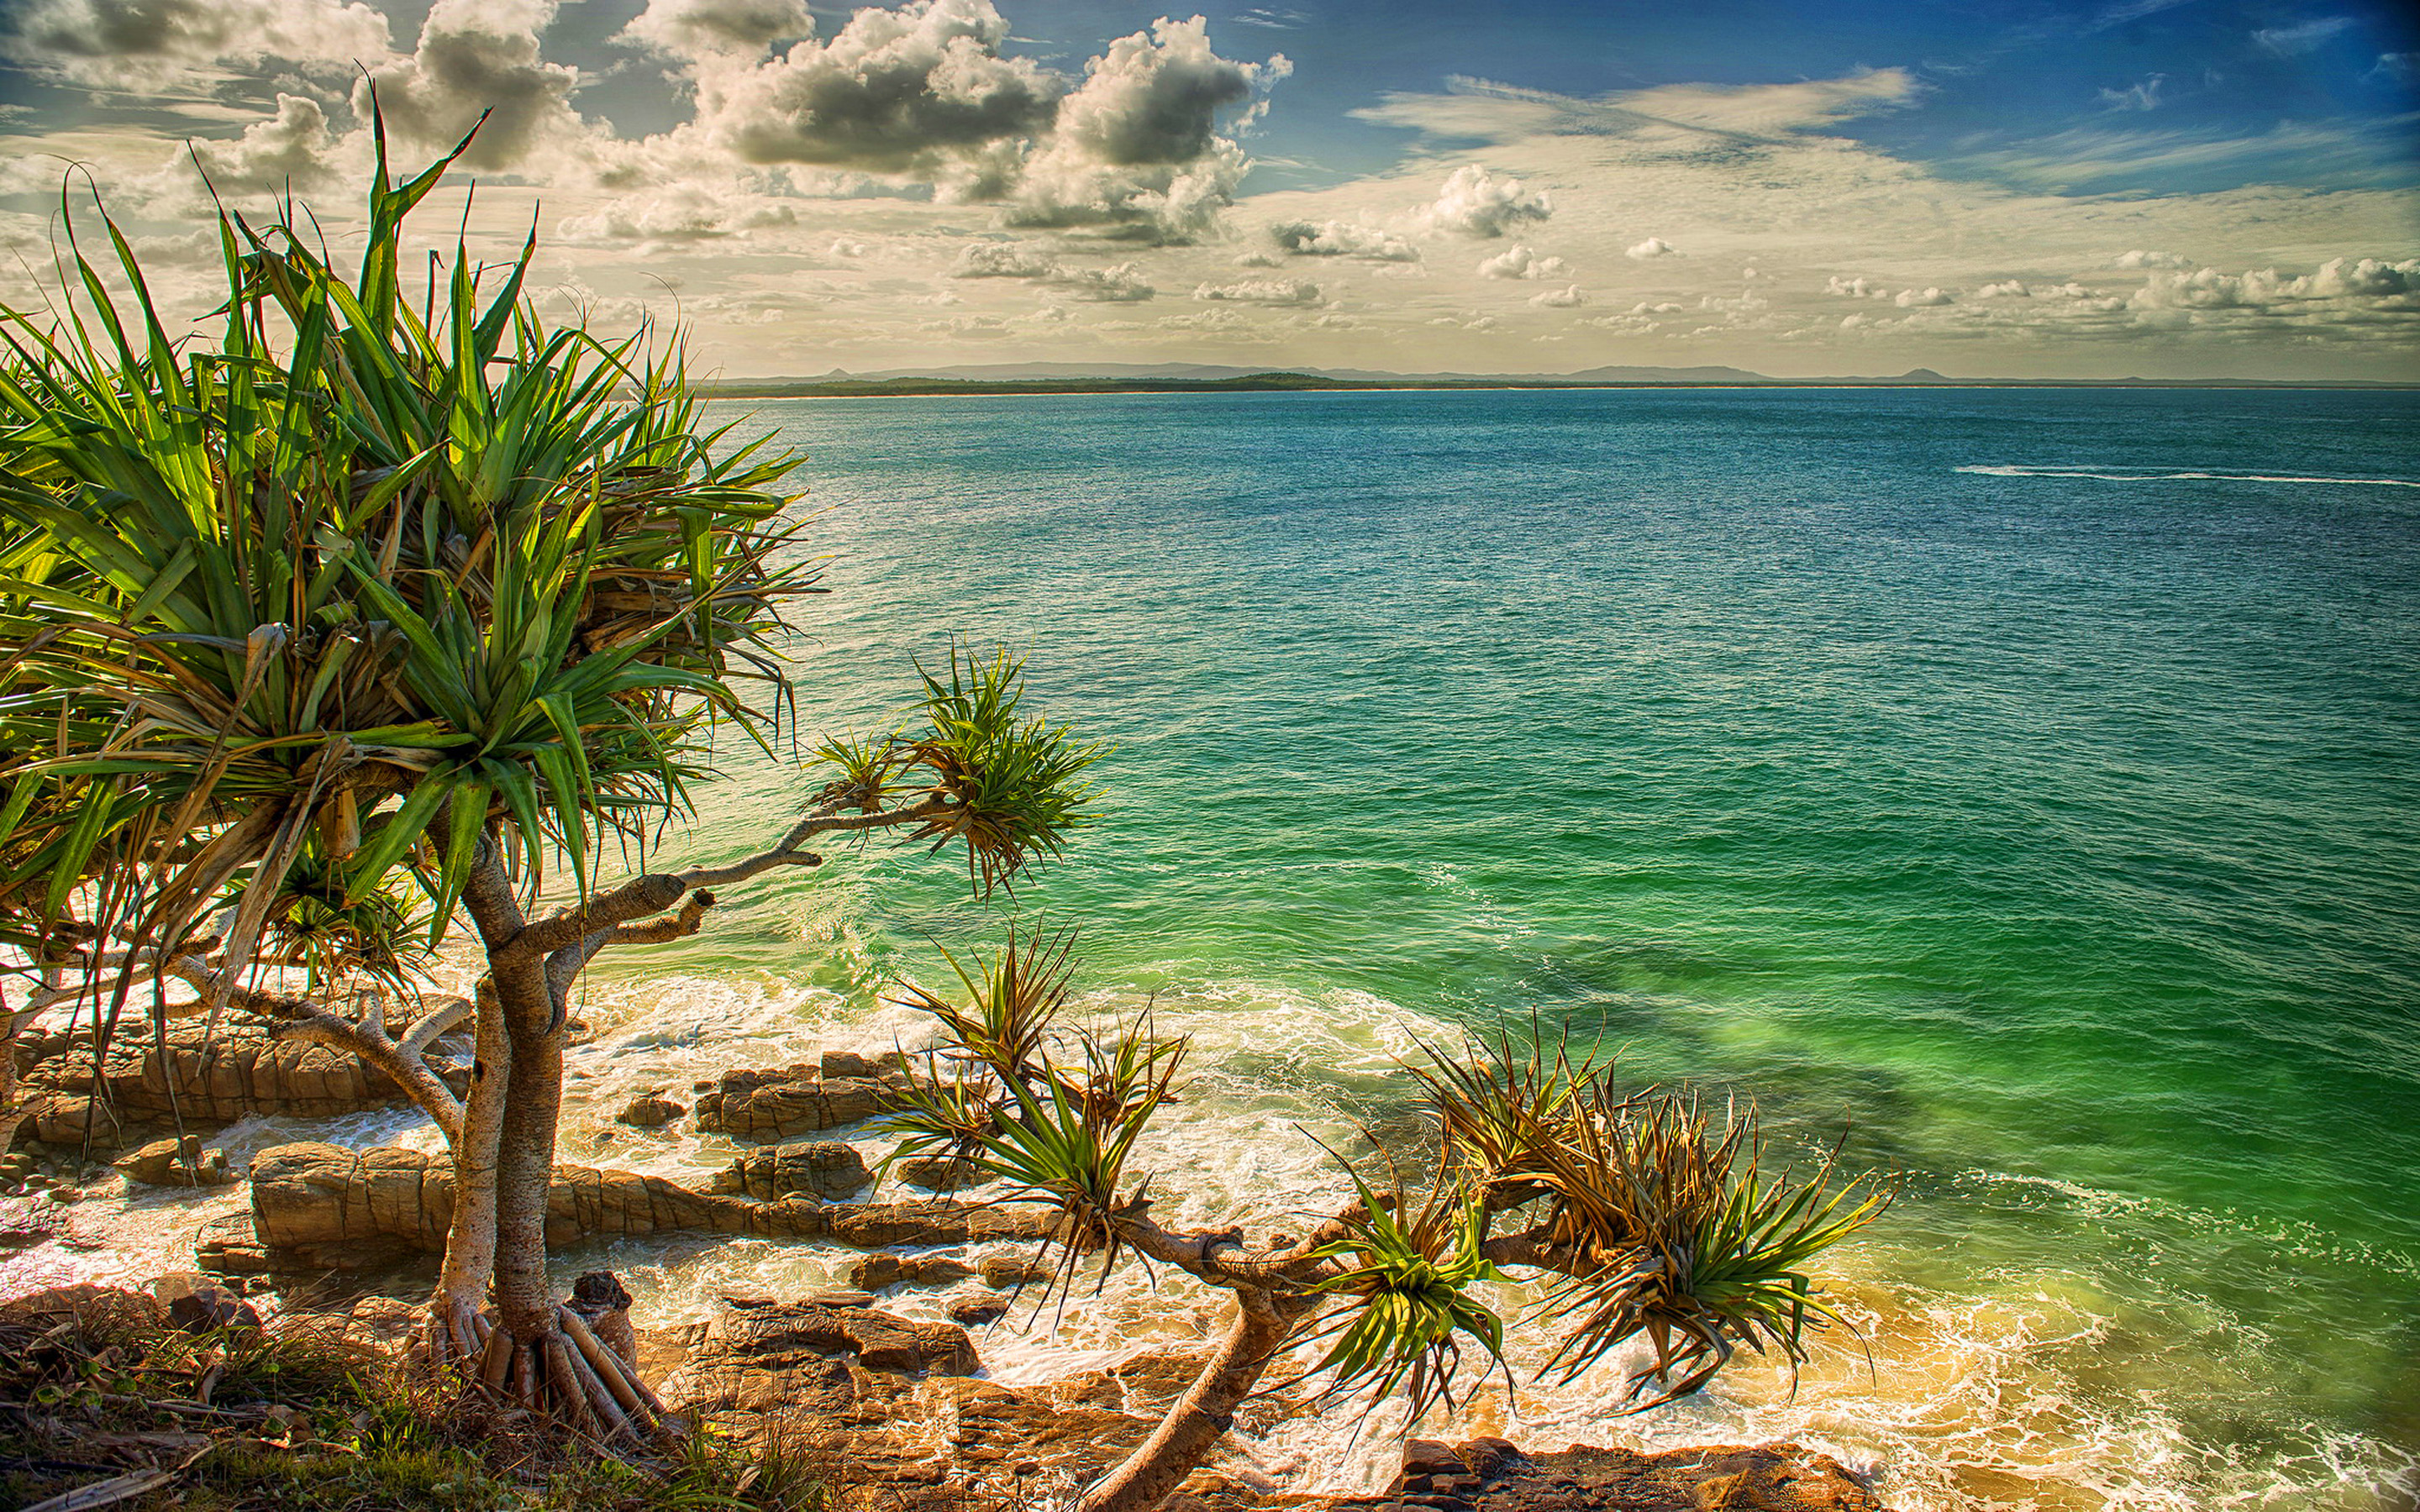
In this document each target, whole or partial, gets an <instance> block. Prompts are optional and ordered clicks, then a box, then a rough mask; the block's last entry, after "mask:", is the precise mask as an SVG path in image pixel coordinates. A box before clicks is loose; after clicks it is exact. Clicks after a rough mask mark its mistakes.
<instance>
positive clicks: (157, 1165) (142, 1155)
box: [116, 1134, 242, 1186]
mask: <svg viewBox="0 0 2420 1512" xmlns="http://www.w3.org/2000/svg"><path fill="white" fill-rule="evenodd" d="M116 1164H117V1168H118V1170H119V1171H120V1172H121V1173H123V1174H124V1176H125V1177H126V1179H127V1180H130V1181H133V1182H137V1183H139V1184H141V1185H144V1186H232V1185H234V1184H235V1183H236V1182H237V1181H239V1180H242V1178H241V1177H240V1176H238V1175H236V1173H235V1172H233V1171H231V1170H228V1169H227V1163H226V1151H225V1150H223V1149H211V1150H205V1149H202V1136H201V1135H199V1134H187V1135H186V1136H185V1137H184V1138H182V1139H154V1140H153V1141H151V1142H150V1143H149V1144H147V1145H145V1146H144V1147H142V1148H141V1149H137V1150H135V1151H134V1152H133V1153H132V1154H131V1155H124V1156H120V1157H119V1158H118V1160H117V1163H116Z"/></svg>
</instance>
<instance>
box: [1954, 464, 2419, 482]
mask: <svg viewBox="0 0 2420 1512" xmlns="http://www.w3.org/2000/svg"><path fill="white" fill-rule="evenodd" d="M1956 471H1960V472H1974V473H1980V474H1982V475H1983V476H1985V477H1993V478H2088V479H2093V480H2096V481H2098V482H2102V483H2175V482H2195V483H2342V484H2363V485H2367V486H2373V487H2380V488H2420V482H2415V481H2413V480H2412V479H2410V478H2325V477H2304V476H2299V475H2295V474H2290V473H2282V472H2206V471H2198V470H2195V471H2182V472H2162V471H2152V470H2149V469H2144V468H2120V469H2111V470H2108V471H2102V470H2101V469H2097V468H2048V467H2024V466H2022V465H2019V464H2016V463H1993V464H1990V465H1982V464H1978V465H1976V466H1972V467H1962V468H1959V469H1957V470H1956Z"/></svg>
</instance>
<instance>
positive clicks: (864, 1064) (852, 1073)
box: [815, 1050, 907, 1082]
mask: <svg viewBox="0 0 2420 1512" xmlns="http://www.w3.org/2000/svg"><path fill="white" fill-rule="evenodd" d="M815 1070H816V1072H817V1073H818V1074H820V1075H821V1076H822V1077H823V1079H824V1080H826V1081H828V1082H829V1081H836V1080H839V1079H841V1078H843V1077H853V1078H856V1079H858V1080H861V1081H868V1080H872V1079H874V1078H876V1077H879V1076H895V1075H897V1074H898V1073H899V1072H903V1071H906V1070H907V1055H906V1054H905V1053H904V1052H902V1051H897V1050H886V1051H884V1052H883V1053H882V1054H881V1055H878V1056H861V1055H856V1054H854V1053H852V1052H850V1051H846V1050H827V1051H825V1052H824V1054H823V1059H822V1060H821V1061H820V1062H818V1063H817V1064H816V1067H815Z"/></svg>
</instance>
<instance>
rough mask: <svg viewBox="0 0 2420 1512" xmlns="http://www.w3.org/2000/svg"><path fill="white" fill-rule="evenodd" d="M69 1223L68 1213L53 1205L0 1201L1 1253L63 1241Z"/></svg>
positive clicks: (51, 1203) (27, 1201)
mask: <svg viewBox="0 0 2420 1512" xmlns="http://www.w3.org/2000/svg"><path fill="white" fill-rule="evenodd" d="M66 1223H67V1214H66V1213H64V1212H61V1211H59V1209H58V1205H57V1204H56V1203H54V1202H47V1201H45V1202H35V1201H29V1200H25V1199H23V1198H10V1199H8V1200H6V1201H0V1254H5V1253H7V1252H8V1251H10V1250H21V1249H31V1248H33V1247H34V1246H35V1245H37V1244H41V1243H47V1242H49V1241H51V1240H54V1239H58V1238H61V1237H62V1236H63V1235H64V1233H65V1227H64V1226H65V1225H66Z"/></svg>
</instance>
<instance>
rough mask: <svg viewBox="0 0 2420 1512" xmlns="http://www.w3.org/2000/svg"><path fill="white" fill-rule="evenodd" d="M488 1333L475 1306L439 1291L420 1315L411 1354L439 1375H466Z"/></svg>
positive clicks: (483, 1320)
mask: <svg viewBox="0 0 2420 1512" xmlns="http://www.w3.org/2000/svg"><path fill="white" fill-rule="evenodd" d="M488 1334H489V1324H488V1320H487V1319H485V1318H482V1317H481V1316H479V1306H478V1304H476V1303H475V1302H473V1301H472V1300H471V1299H469V1298H467V1297H456V1296H448V1295H447V1294H445V1293H444V1292H442V1291H441V1292H439V1293H438V1294H437V1295H436V1296H434V1297H432V1298H430V1299H429V1301H428V1306H427V1309H425V1310H424V1311H423V1312H422V1313H421V1316H420V1327H419V1328H418V1329H417V1330H415V1331H414V1332H413V1335H412V1347H413V1350H412V1352H413V1355H414V1357H415V1358H417V1359H418V1360H419V1361H420V1362H421V1363H422V1364H424V1365H427V1366H428V1367H429V1369H430V1370H432V1371H434V1372H435V1373H436V1374H438V1375H441V1376H443V1375H449V1374H452V1373H454V1372H457V1371H461V1372H465V1373H467V1372H468V1371H469V1370H470V1369H471V1368H472V1366H473V1365H474V1364H475V1363H476V1362H477V1360H478V1358H479V1353H480V1351H481V1350H483V1349H485V1348H486V1347H487V1342H488Z"/></svg>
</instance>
